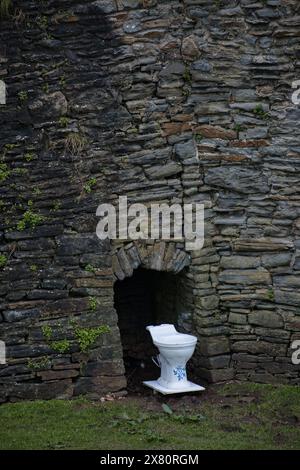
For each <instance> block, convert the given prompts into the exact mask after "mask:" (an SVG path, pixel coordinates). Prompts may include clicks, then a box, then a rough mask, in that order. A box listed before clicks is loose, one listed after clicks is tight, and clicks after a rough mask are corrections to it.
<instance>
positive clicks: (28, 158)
mask: <svg viewBox="0 0 300 470" xmlns="http://www.w3.org/2000/svg"><path fill="white" fill-rule="evenodd" d="M35 157H36V155H35V154H34V153H33V152H27V153H25V155H24V158H25V160H26V162H28V163H29V162H31V161H32V160H34V158H35Z"/></svg>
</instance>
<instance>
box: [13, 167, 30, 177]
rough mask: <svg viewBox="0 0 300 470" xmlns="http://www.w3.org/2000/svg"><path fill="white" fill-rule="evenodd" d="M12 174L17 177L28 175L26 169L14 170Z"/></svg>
mask: <svg viewBox="0 0 300 470" xmlns="http://www.w3.org/2000/svg"><path fill="white" fill-rule="evenodd" d="M13 172H14V174H15V175H19V176H24V175H27V174H28V173H29V171H28V169H27V168H15V169H14V170H13Z"/></svg>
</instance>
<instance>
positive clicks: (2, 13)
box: [0, 0, 12, 19]
mask: <svg viewBox="0 0 300 470" xmlns="http://www.w3.org/2000/svg"><path fill="white" fill-rule="evenodd" d="M11 9H12V0H0V18H1V19H5V18H8V17H9V15H10V12H11Z"/></svg>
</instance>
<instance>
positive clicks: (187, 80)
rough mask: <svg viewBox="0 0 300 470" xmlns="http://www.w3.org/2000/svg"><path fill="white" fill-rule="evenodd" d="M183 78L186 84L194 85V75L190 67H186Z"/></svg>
mask: <svg viewBox="0 0 300 470" xmlns="http://www.w3.org/2000/svg"><path fill="white" fill-rule="evenodd" d="M182 78H183V80H184V81H185V83H188V84H189V85H191V84H192V74H191V71H190V68H189V66H188V65H186V66H185V69H184V72H183V76H182Z"/></svg>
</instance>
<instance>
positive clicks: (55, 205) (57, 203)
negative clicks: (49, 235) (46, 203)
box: [51, 201, 61, 212]
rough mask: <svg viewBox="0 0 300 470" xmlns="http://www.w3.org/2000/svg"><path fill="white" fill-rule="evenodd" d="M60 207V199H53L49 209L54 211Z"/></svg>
mask: <svg viewBox="0 0 300 470" xmlns="http://www.w3.org/2000/svg"><path fill="white" fill-rule="evenodd" d="M60 208H61V202H60V201H55V202H54V203H53V206H52V209H51V211H53V212H56V211H58V210H59V209H60Z"/></svg>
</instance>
